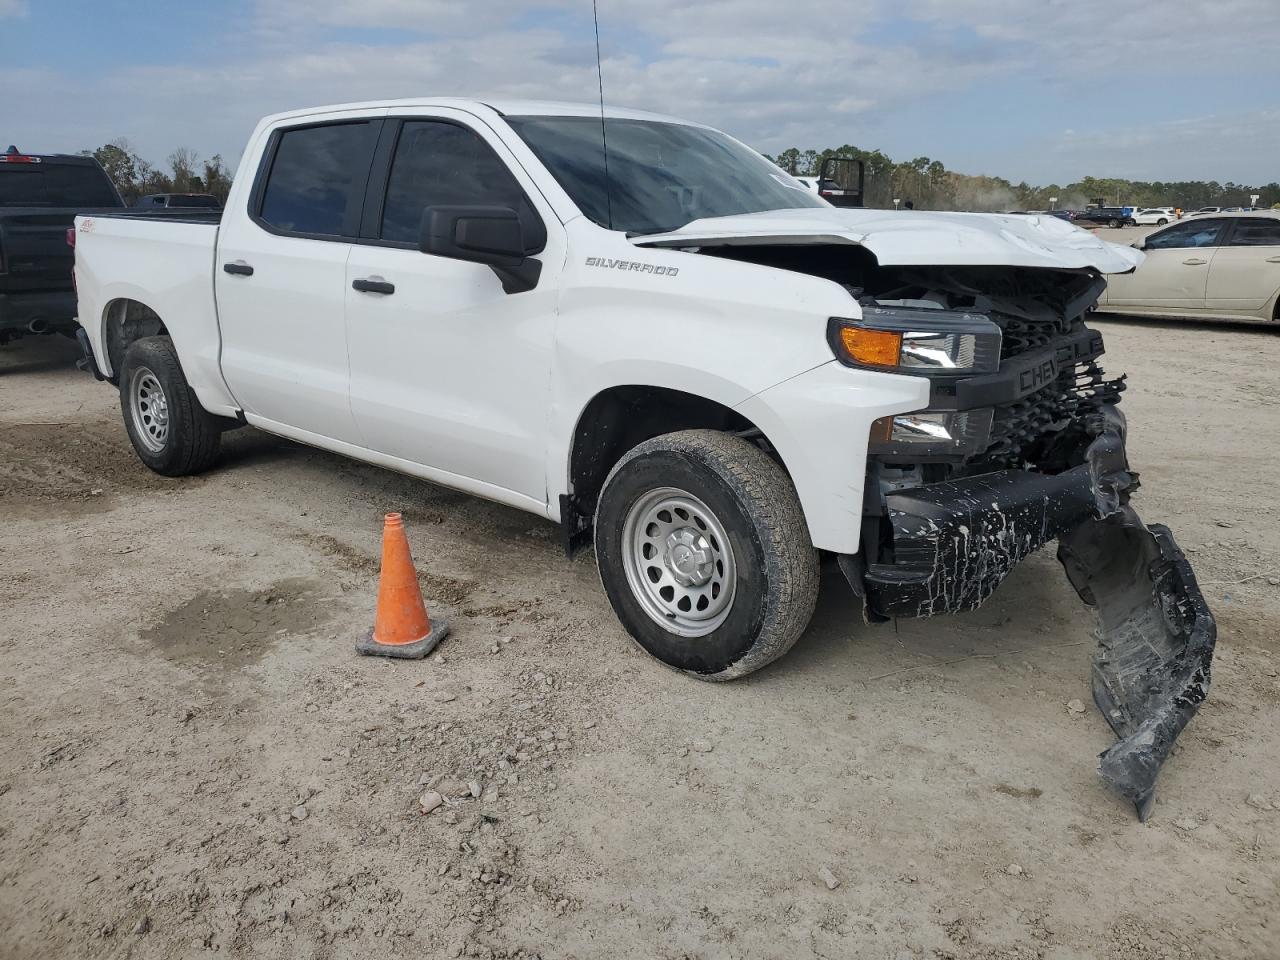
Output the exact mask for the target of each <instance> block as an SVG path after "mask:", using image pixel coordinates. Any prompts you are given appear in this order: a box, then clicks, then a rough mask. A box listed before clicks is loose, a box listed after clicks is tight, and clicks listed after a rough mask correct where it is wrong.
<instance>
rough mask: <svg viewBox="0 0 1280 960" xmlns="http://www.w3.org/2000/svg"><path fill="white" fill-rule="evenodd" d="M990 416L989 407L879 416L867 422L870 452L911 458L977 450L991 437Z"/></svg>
mask: <svg viewBox="0 0 1280 960" xmlns="http://www.w3.org/2000/svg"><path fill="white" fill-rule="evenodd" d="M991 420H992V411H991V408H990V407H984V408H982V409H979V410H949V411H932V410H926V411H923V412H921V413H902V414H898V415H897V416H895V417H881V418H880V419H879V420H876V421H875V422H874V423H872V424H871V443H870V452H872V453H876V454H880V455H886V454H887V455H889V456H904V457H911V458H913V459H915V458H918V457H953V456H956V455H962V456H968V455H970V454H974V453H981V452H982V451H983V450H985V449H986V447H987V444H988V443H989V442H990V440H991Z"/></svg>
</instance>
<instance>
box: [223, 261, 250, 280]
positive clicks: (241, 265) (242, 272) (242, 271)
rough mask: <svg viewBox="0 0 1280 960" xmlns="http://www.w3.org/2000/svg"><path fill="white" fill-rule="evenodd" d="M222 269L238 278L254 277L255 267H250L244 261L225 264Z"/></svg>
mask: <svg viewBox="0 0 1280 960" xmlns="http://www.w3.org/2000/svg"><path fill="white" fill-rule="evenodd" d="M222 269H223V270H224V271H226V272H227V273H233V274H235V275H236V276H237V277H252V276H253V267H251V266H249V265H248V264H247V263H245V262H244V261H243V260H235V261H233V262H231V263H224V264H223V265H222Z"/></svg>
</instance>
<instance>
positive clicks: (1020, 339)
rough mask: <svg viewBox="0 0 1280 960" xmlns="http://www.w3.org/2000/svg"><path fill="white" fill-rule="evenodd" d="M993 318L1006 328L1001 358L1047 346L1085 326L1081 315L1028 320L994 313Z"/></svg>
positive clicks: (1004, 358)
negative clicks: (1069, 317)
mask: <svg viewBox="0 0 1280 960" xmlns="http://www.w3.org/2000/svg"><path fill="white" fill-rule="evenodd" d="M991 319H992V320H995V321H996V322H997V323H999V324H1000V326H1001V327H1002V328H1003V330H1004V338H1003V339H1002V340H1001V342H1000V359H1001V360H1007V359H1009V358H1010V357H1016V356H1019V355H1021V354H1024V353H1029V352H1031V351H1032V350H1039V349H1041V348H1042V347H1047V346H1049V345H1050V344H1052V343H1053V342H1054V341H1055V340H1057V339H1058V338H1059V337H1062V336H1065V335H1067V334H1070V333H1075V332H1076V331H1077V330H1079V329H1080V328H1081V327H1083V326H1084V323H1083V321H1082V320H1081V319H1080V318H1079V317H1076V318H1075V319H1073V320H1065V319H1062V318H1057V317H1055V318H1045V319H1040V320H1028V319H1024V318H1022V317H1011V316H1009V315H1008V314H1003V315H1002V314H995V313H993V314H992V316H991Z"/></svg>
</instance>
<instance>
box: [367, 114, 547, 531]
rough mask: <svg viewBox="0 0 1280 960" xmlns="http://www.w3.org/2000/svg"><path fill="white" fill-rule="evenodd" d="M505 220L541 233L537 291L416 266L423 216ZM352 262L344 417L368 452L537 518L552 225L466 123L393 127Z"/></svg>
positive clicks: (437, 117)
mask: <svg viewBox="0 0 1280 960" xmlns="http://www.w3.org/2000/svg"><path fill="white" fill-rule="evenodd" d="M473 204H485V205H497V206H505V207H511V208H512V209H514V210H516V211H517V213H519V214H520V215H521V219H522V221H524V220H525V218H528V217H536V218H539V219H540V220H541V221H542V224H543V225H544V226H545V228H546V234H547V239H546V247H545V248H544V249H543V250H542V252H541V253H539V254H538V255H537V258H538V259H539V260H541V261H542V263H543V267H542V273H541V276H540V278H539V280H538V283H537V286H536V287H535V288H534V289H532V290H528V291H525V292H522V293H514V294H508V293H505V292H504V291H503V286H502V282H501V281H500V280H499V279H498V277H497V276H496V275H495V273H494V271H493V270H492V269H491V268H490V267H488V266H485V265H483V264H478V263H468V262H464V261H462V260H454V259H450V258H446V257H441V256H433V255H430V254H426V253H422V252H421V251H420V250H419V246H418V242H419V238H420V235H421V225H422V220H423V211H424V210H425V209H426V208H427V207H431V206H444V205H473ZM360 232H361V238H360V240H359V241H358V242H357V243H356V244H355V245H354V246H353V247H352V252H351V256H350V257H349V259H348V260H347V271H346V276H347V281H346V321H347V338H348V348H349V356H350V364H351V410H352V413H353V415H354V416H355V421H356V425H357V427H358V428H359V430H360V433H361V435H362V437H363V440H364V445H365V446H366V447H368V448H369V449H371V450H373V451H376V452H378V453H380V454H383V455H386V456H388V457H392V458H394V459H395V460H397V461H400V465H402V466H403V465H404V464H412V465H416V466H418V467H421V468H423V469H421V470H415V471H413V472H418V473H421V474H422V475H424V476H427V477H429V478H432V479H437V480H439V481H440V482H442V483H446V484H448V485H450V486H455V487H458V488H461V489H466V490H471V491H472V492H475V493H479V494H481V495H483V496H487V497H490V498H492V499H496V500H501V501H504V502H508V503H512V504H515V505H517V506H521V507H523V508H525V509H537V510H541V509H543V508H544V507H545V504H546V500H547V489H546V469H545V459H546V436H547V423H548V416H549V400H550V371H551V363H552V343H553V339H554V336H555V319H556V298H557V288H558V285H559V278H560V271H561V268H562V266H563V263H564V249H565V241H564V236H563V230H562V227H561V224H560V221H559V220H558V219H557V218H556V216H555V214H554V213H553V212H552V210H551V208H550V206H549V205H548V204H547V203H546V201H545V200H544V199H543V197H542V196H541V194H540V193H539V192H538V191H537V188H536V187H534V185H533V184H532V182H531V181H530V180H529V179H528V178H527V177H526V176H525V174H524V171H523V170H522V169H521V168H520V167H519V165H518V163H516V161H515V160H514V158H513V157H512V156H511V154H510V153H509V151H508V150H507V149H506V147H505V145H504V144H503V143H502V142H501V140H500V139H499V138H498V137H497V135H496V134H495V133H494V132H493V131H492V130H491V129H489V128H488V127H487V126H485V125H484V124H483V123H482V122H481V121H479V120H478V119H476V118H474V117H472V116H471V115H470V114H467V113H464V112H462V111H456V110H447V109H436V110H432V111H430V112H429V113H424V114H411V115H401V116H396V117H389V118H388V119H387V121H386V123H385V124H384V126H383V133H382V138H381V140H380V141H379V145H378V150H377V153H376V155H375V160H374V173H373V175H372V177H371V179H370V187H369V193H368V195H367V197H366V199H365V216H364V220H363V222H362V224H361V231H360Z"/></svg>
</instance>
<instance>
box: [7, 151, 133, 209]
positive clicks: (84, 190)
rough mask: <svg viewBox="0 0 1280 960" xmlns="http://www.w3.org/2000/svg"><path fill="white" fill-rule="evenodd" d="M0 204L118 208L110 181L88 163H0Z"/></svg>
mask: <svg viewBox="0 0 1280 960" xmlns="http://www.w3.org/2000/svg"><path fill="white" fill-rule="evenodd" d="M0 206H6V207H118V206H120V199H119V197H117V196H116V192H115V189H114V188H113V187H112V186H111V181H110V180H108V179H107V175H106V174H105V173H103V172H102V170H101V169H99V168H98V167H95V166H90V165H88V164H83V165H82V164H65V163H49V162H47V161H46V162H44V163H0Z"/></svg>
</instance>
